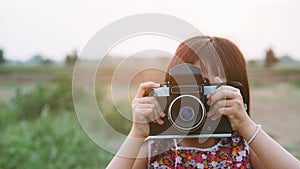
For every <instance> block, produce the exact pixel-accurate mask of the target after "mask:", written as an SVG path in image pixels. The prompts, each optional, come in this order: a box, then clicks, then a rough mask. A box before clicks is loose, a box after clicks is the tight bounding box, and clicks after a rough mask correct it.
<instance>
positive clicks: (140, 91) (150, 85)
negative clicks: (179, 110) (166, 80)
mask: <svg viewBox="0 0 300 169" xmlns="http://www.w3.org/2000/svg"><path fill="white" fill-rule="evenodd" d="M157 87H160V84H158V83H154V82H144V83H141V84H140V86H139V88H138V90H137V93H136V96H135V97H136V98H142V97H143V96H144V95H145V92H146V91H147V90H148V89H151V88H157Z"/></svg>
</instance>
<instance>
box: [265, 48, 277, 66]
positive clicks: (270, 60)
mask: <svg viewBox="0 0 300 169" xmlns="http://www.w3.org/2000/svg"><path fill="white" fill-rule="evenodd" d="M277 62H278V59H277V58H276V56H275V54H274V52H273V50H272V49H271V48H270V49H269V50H267V52H266V58H265V67H271V66H273V65H274V64H276V63H277Z"/></svg>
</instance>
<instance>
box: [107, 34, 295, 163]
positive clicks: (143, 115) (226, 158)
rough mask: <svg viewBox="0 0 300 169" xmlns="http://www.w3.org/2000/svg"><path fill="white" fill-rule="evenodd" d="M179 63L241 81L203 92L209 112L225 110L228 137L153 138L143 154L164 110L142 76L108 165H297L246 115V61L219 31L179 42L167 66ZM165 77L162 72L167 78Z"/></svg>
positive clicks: (215, 113)
mask: <svg viewBox="0 0 300 169" xmlns="http://www.w3.org/2000/svg"><path fill="white" fill-rule="evenodd" d="M180 63H190V64H194V65H196V66H199V67H200V68H201V69H202V72H203V77H206V78H208V79H209V80H210V81H211V82H213V83H220V82H223V81H237V82H240V83H241V84H242V85H243V89H242V90H241V91H240V90H239V89H237V88H234V87H232V86H226V85H223V86H221V87H219V88H217V89H216V90H215V91H214V92H212V93H211V94H209V95H207V100H208V101H207V104H208V105H209V106H210V110H209V112H207V117H208V118H211V119H212V120H216V119H218V118H219V117H220V116H222V115H225V116H227V117H228V119H229V121H230V124H231V127H232V129H233V130H234V132H233V133H232V137H231V138H222V139H216V138H208V139H205V140H201V139H200V140H199V139H182V140H176V139H168V140H163V141H154V142H152V144H151V146H150V149H149V151H150V154H151V155H150V156H149V157H147V153H148V152H147V151H148V150H147V144H143V143H144V140H145V138H146V137H148V136H149V132H150V128H149V124H148V122H149V121H148V119H151V121H153V122H154V123H157V124H159V125H163V124H164V121H163V120H162V119H163V118H164V117H165V116H166V114H165V113H164V112H163V110H162V109H161V107H160V106H159V104H158V103H157V101H156V100H155V98H153V97H143V96H144V94H145V92H146V90H147V89H149V88H156V87H160V85H159V84H157V83H154V82H146V83H142V84H140V86H139V89H138V91H137V94H136V96H135V98H134V100H133V101H132V111H133V125H132V129H131V131H130V133H129V135H128V137H127V139H126V140H125V141H124V143H123V145H122V146H121V148H120V149H119V151H118V154H117V155H116V156H115V157H114V158H113V160H112V161H111V162H110V164H109V165H108V168H119V167H121V168H139V169H140V168H147V167H148V168H272V169H276V168H278V169H282V168H289V169H290V168H295V169H296V168H300V162H299V161H298V160H297V159H296V158H294V157H293V156H292V155H291V154H290V153H289V152H287V151H286V150H285V149H283V148H282V147H281V146H280V145H279V144H277V143H276V142H275V141H274V140H273V139H272V138H270V137H269V136H268V135H267V134H266V133H265V132H264V131H263V130H262V129H261V126H260V125H259V124H256V123H255V122H253V121H252V120H251V118H250V117H249V107H250V106H249V101H250V95H249V84H248V77H247V71H246V62H245V59H244V57H243V55H242V53H241V52H240V50H239V49H238V48H237V46H236V45H235V44H233V43H232V42H230V41H229V40H227V39H224V38H219V37H208V36H197V37H193V38H190V39H188V40H186V41H185V42H183V43H181V44H180V45H179V47H178V48H177V51H176V53H175V56H174V57H173V59H172V60H171V62H170V65H169V67H168V69H170V68H172V67H174V66H176V65H178V64H180ZM168 78H169V77H168V75H166V77H165V81H166V82H167V81H169V79H168ZM244 105H247V106H244ZM162 142H163V143H162ZM162 145H164V146H162ZM158 152H159V153H158Z"/></svg>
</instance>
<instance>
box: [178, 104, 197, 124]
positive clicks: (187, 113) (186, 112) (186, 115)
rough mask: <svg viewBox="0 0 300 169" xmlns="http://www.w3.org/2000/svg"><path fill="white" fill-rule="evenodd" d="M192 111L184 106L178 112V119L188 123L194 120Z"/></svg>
mask: <svg viewBox="0 0 300 169" xmlns="http://www.w3.org/2000/svg"><path fill="white" fill-rule="evenodd" d="M194 116H195V112H194V109H193V108H192V107H190V106H184V107H182V108H181V109H180V110H179V117H180V118H181V120H183V121H190V120H192V119H193V118H194Z"/></svg>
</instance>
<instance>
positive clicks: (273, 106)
mask: <svg viewBox="0 0 300 169" xmlns="http://www.w3.org/2000/svg"><path fill="white" fill-rule="evenodd" d="M299 6H300V2H299V1H297V0H272V1H271V0H266V1H263V2H261V1H258V0H252V1H243V2H239V1H237V0H229V1H226V2H220V1H209V2H205V3H204V2H198V1H189V2H183V1H179V0H178V1H174V0H167V1H163V2H161V1H153V0H151V1H150V0H149V1H148V0H146V1H143V2H141V1H137V0H128V1H120V2H119V1H116V0H113V1H109V2H105V3H104V2H100V1H92V0H88V1H69V0H64V1H58V0H53V1H48V0H44V1H38V0H28V1H19V0H2V1H1V2H0V22H1V27H0V128H1V132H0V168H104V167H105V166H106V165H107V163H108V162H109V161H110V160H111V158H112V157H113V154H112V153H110V152H107V151H105V150H103V149H102V148H101V147H99V146H97V145H96V144H95V143H94V142H93V141H92V140H91V139H89V137H88V135H87V134H86V133H85V132H84V130H83V129H82V128H81V126H80V123H79V122H78V119H77V116H76V113H75V111H74V106H73V100H72V74H73V70H74V65H75V63H76V61H80V62H83V61H82V60H78V56H79V55H80V51H81V50H82V49H83V48H84V45H85V44H86V42H87V41H88V40H89V39H90V38H91V37H92V36H93V35H94V34H95V33H96V32H97V31H98V30H100V29H101V28H103V27H104V26H106V25H108V24H110V23H111V22H114V21H116V20H117V19H120V18H122V17H125V16H129V15H133V14H139V13H145V12H149V13H163V14H168V15H172V16H176V17H178V18H181V19H183V20H185V21H187V22H189V23H191V24H193V25H194V26H196V27H197V28H198V29H199V30H200V31H202V32H203V33H204V34H206V35H211V36H214V35H216V36H221V37H225V38H228V39H230V40H232V41H233V42H235V43H236V44H237V45H238V46H239V47H240V49H241V51H242V53H243V54H244V56H245V58H246V60H247V66H248V73H249V79H250V87H251V88H250V90H251V116H252V118H253V119H254V121H256V122H257V123H261V124H262V126H263V128H264V130H265V131H267V133H268V134H269V135H270V136H271V137H272V138H274V139H275V140H276V141H278V142H279V143H280V144H281V145H282V146H283V147H284V148H285V149H287V150H288V151H289V152H291V153H292V154H293V155H295V156H296V157H297V158H298V159H300V135H299V130H300V126H299V121H300V116H299V113H300V104H299V100H300V50H299V49H298V44H299V39H300V33H299V31H298V30H300V24H299V22H298V20H299V19H300V11H299V10H298V9H297V7H299ZM178 44H179V42H174V41H166V40H162V39H157V38H153V37H152V38H151V37H149V36H148V37H138V38H132V39H128V40H127V41H124V42H123V43H120V44H118V45H116V46H115V47H114V48H113V49H112V50H111V51H110V52H109V53H108V54H107V56H106V57H105V60H103V62H102V63H101V70H100V69H98V71H97V75H96V77H95V84H96V89H95V93H96V98H97V102H98V105H99V106H101V109H102V113H103V115H104V117H105V119H106V121H107V122H108V123H109V124H110V125H111V126H112V127H113V128H114V129H115V130H116V131H118V132H120V133H122V134H124V135H126V134H127V133H128V131H129V130H130V126H131V122H130V116H131V110H130V104H129V102H130V100H131V99H132V97H133V96H134V94H135V91H136V89H137V85H138V84H139V83H140V82H143V81H148V80H152V81H155V82H162V81H163V76H164V72H163V71H161V70H157V69H154V68H152V69H146V70H143V71H140V72H137V69H138V67H139V68H141V67H146V66H147V65H149V63H152V64H153V65H157V67H159V68H162V69H165V68H166V66H167V65H168V62H169V60H170V59H171V56H172V54H173V53H174V51H175V49H176V47H177V45H178ZM157 45H159V48H160V50H163V51H166V52H150V54H149V52H141V51H143V50H145V49H147V50H148V49H156V48H158V47H157ZM99 47H101V46H99ZM121 62H122V69H121V71H120V70H119V71H118V69H120V67H119V66H120V63H121ZM137 63H138V66H137ZM86 67H87V69H88V68H89V63H88V62H87V64H86ZM115 72H118V75H117V77H118V78H117V80H115V81H114V85H115V86H119V88H118V87H117V89H119V90H121V89H123V88H122V84H123V83H124V81H126V80H128V77H129V75H132V74H134V73H136V74H135V76H134V78H132V79H130V87H129V88H127V90H128V96H127V95H126V96H120V97H119V98H117V100H114V102H113V99H112V98H111V88H110V87H111V83H112V79H113V77H114V76H115ZM82 76H85V75H84V74H83V75H82ZM130 78H131V77H130ZM83 79H84V78H83ZM83 83H84V80H83ZM82 92H84V89H83V90H82ZM117 92H118V91H117ZM116 105H117V106H116ZM120 110H121V111H122V113H121V114H120ZM124 114H125V117H129V119H127V118H124ZM105 132H106V131H103V130H101V129H99V133H102V134H103V133H105ZM105 134H107V135H109V133H105ZM103 139H104V138H103Z"/></svg>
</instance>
